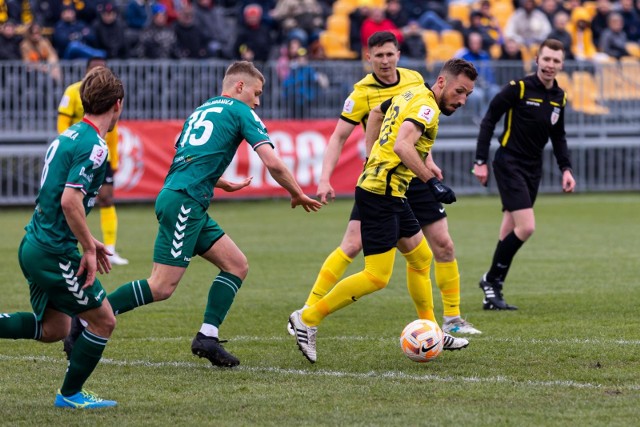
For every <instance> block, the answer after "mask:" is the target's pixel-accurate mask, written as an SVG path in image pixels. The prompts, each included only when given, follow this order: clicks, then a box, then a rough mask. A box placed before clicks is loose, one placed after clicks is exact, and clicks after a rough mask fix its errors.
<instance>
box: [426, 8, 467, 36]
mask: <svg viewBox="0 0 640 427" xmlns="http://www.w3.org/2000/svg"><path fill="white" fill-rule="evenodd" d="M442 3H443V4H444V9H443V12H441V13H438V12H437V10H438V8H432V7H428V8H427V9H426V10H425V11H424V13H422V15H420V16H419V17H418V22H419V23H420V26H421V27H422V28H424V29H425V30H433V31H437V32H439V33H441V32H442V31H446V30H451V29H453V26H452V25H451V24H450V23H449V22H448V20H447V15H448V10H447V6H446V2H442ZM427 4H429V5H435V4H438V2H427ZM458 24H459V25H458V26H459V27H460V28H458V29H462V28H461V24H460V23H459V22H458Z"/></svg>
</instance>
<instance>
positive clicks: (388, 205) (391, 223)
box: [356, 187, 420, 256]
mask: <svg viewBox="0 0 640 427" xmlns="http://www.w3.org/2000/svg"><path fill="white" fill-rule="evenodd" d="M356 207H357V208H358V211H359V212H360V214H361V215H360V234H361V235H362V250H363V253H364V255H365V256H367V255H375V254H382V253H385V252H387V251H389V250H390V249H393V248H395V247H396V246H397V244H398V240H399V239H401V238H403V237H411V236H413V235H415V234H416V233H418V232H419V231H420V224H418V220H417V219H416V217H415V216H414V215H413V212H412V211H411V207H410V206H409V203H408V202H407V200H406V199H403V198H401V197H393V196H381V195H379V194H374V193H371V192H369V191H366V190H363V189H362V188H359V187H358V188H356Z"/></svg>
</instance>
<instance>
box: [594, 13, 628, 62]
mask: <svg viewBox="0 0 640 427" xmlns="http://www.w3.org/2000/svg"><path fill="white" fill-rule="evenodd" d="M627 41H628V40H627V34H626V33H625V32H624V19H622V15H620V14H619V13H616V12H613V13H611V14H609V27H608V28H607V29H606V30H604V32H603V33H602V37H601V38H600V52H602V53H606V54H607V55H609V56H610V57H612V58H615V59H620V58H622V57H623V56H629V52H628V51H627V47H626V46H627Z"/></svg>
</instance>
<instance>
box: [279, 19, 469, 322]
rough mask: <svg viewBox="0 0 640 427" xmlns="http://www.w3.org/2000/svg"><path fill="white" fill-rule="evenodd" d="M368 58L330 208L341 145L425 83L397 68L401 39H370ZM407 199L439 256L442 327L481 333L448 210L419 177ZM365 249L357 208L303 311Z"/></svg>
mask: <svg viewBox="0 0 640 427" xmlns="http://www.w3.org/2000/svg"><path fill="white" fill-rule="evenodd" d="M366 57H367V60H368V61H369V63H370V64H371V68H372V69H373V72H372V73H371V74H368V75H367V76H365V77H364V78H363V79H362V80H360V81H359V82H357V83H356V84H355V85H354V90H353V92H352V93H351V94H350V95H349V97H348V98H347V99H346V101H345V103H344V107H343V110H342V114H341V115H340V119H339V120H338V122H337V124H336V128H335V130H334V132H333V134H332V135H331V137H330V138H329V143H328V145H327V148H326V151H325V154H324V158H323V163H322V173H321V175H320V181H319V183H318V190H317V196H318V198H319V199H320V201H321V202H322V203H325V204H326V203H328V202H329V201H331V200H333V199H334V198H335V191H334V190H333V187H332V186H331V182H330V178H331V175H332V173H333V171H334V169H335V167H336V165H337V163H338V159H339V157H340V153H341V151H342V147H343V146H344V144H345V142H346V140H347V138H348V137H349V135H351V133H352V132H353V130H354V129H355V127H356V126H357V125H358V124H360V123H361V124H362V125H363V127H364V126H366V124H367V121H368V117H369V112H370V111H371V110H372V109H373V108H374V107H376V106H377V105H379V104H380V103H381V102H383V101H385V100H386V99H389V98H391V97H392V96H395V95H398V94H400V93H402V92H404V91H406V90H407V89H409V88H411V87H415V86H419V85H422V84H424V80H423V78H422V76H421V75H420V74H419V73H417V72H415V71H413V70H408V69H405V68H397V67H396V65H397V62H398V60H399V58H400V52H399V50H398V41H397V39H396V38H395V36H394V35H393V34H392V33H390V32H387V31H380V32H377V33H375V34H374V35H372V36H371V37H370V38H369V41H368V52H367V54H366ZM427 164H428V165H429V167H430V168H431V169H432V170H434V171H435V172H436V175H437V176H439V177H442V174H441V172H440V170H439V168H438V167H437V166H436V165H435V163H434V162H433V160H432V156H429V157H427ZM407 198H408V200H409V204H410V205H411V208H412V210H413V212H414V213H415V215H416V218H417V219H418V222H419V223H420V227H422V230H423V232H424V234H425V236H426V237H427V241H428V243H429V246H430V247H431V249H432V250H433V253H434V259H435V262H434V270H435V279H436V280H435V281H436V284H437V286H438V288H439V289H440V294H441V296H442V302H443V304H442V305H443V311H444V313H443V320H444V322H443V329H444V330H446V331H449V332H456V333H467V334H474V333H475V334H478V333H481V332H480V331H479V330H478V329H476V328H475V327H474V326H473V325H472V324H471V323H470V322H468V321H466V320H465V319H463V318H462V315H461V312H460V273H459V270H458V263H457V260H456V257H455V249H454V244H453V240H452V239H451V236H450V235H449V228H448V223H447V214H446V212H445V208H444V206H442V204H441V203H440V202H438V201H437V200H436V199H435V197H434V196H433V195H432V193H431V192H430V191H429V190H428V189H427V187H426V184H424V183H423V182H421V181H420V180H418V179H414V180H413V182H412V183H411V185H410V187H409V191H408V192H407ZM361 250H362V241H361V237H360V213H359V212H358V209H357V207H356V206H355V205H354V208H353V210H352V212H351V216H350V218H349V223H348V225H347V229H346V231H345V233H344V237H343V238H342V242H341V243H340V246H338V247H337V248H336V249H335V250H334V251H333V252H331V253H330V254H329V256H328V257H327V258H326V259H325V261H324V263H323V264H322V267H321V269H320V272H319V273H318V275H317V277H316V279H315V282H314V284H313V287H312V289H311V291H310V292H309V295H308V297H307V300H306V302H305V304H304V307H307V306H310V305H313V304H315V303H316V302H317V301H318V300H319V299H320V298H322V297H323V296H324V295H326V294H327V293H328V292H329V291H330V290H331V289H332V288H333V286H335V284H336V283H337V282H338V280H340V278H341V277H342V275H343V274H344V273H345V271H346V269H347V268H348V266H349V265H350V264H351V262H352V261H353V258H355V257H356V256H357V255H358V253H360V251H361ZM289 333H291V334H293V329H292V328H289Z"/></svg>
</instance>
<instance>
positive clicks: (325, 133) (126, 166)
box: [115, 120, 364, 200]
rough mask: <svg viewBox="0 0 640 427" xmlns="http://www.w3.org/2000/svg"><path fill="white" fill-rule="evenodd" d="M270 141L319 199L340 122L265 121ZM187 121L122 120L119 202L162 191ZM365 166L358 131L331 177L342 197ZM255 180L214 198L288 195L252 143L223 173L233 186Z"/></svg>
mask: <svg viewBox="0 0 640 427" xmlns="http://www.w3.org/2000/svg"><path fill="white" fill-rule="evenodd" d="M265 124H266V126H267V129H268V131H269V135H270V136H271V140H272V141H273V144H274V146H275V148H276V150H277V152H278V154H279V155H280V157H281V158H282V159H283V160H284V162H285V163H286V164H287V166H288V167H289V169H290V170H291V171H292V172H293V174H294V176H295V178H296V180H297V181H298V183H299V184H300V186H302V189H303V190H304V192H305V193H306V194H308V195H310V196H315V192H316V189H317V186H318V180H319V179H320V173H321V171H322V156H323V154H324V151H325V149H326V146H327V143H328V141H329V137H330V136H331V133H332V132H333V129H334V127H335V124H336V122H335V120H310V121H289V120H272V121H265ZM182 125H183V122H182V121H177V120H171V121H121V122H119V124H118V129H119V132H120V145H119V151H120V166H119V169H118V172H117V173H116V176H115V197H116V198H117V199H118V200H153V199H155V198H156V196H157V194H158V192H159V191H160V189H161V188H162V184H163V183H164V178H165V176H166V174H167V172H168V171H169V166H170V165H171V161H172V160H173V155H174V153H175V151H174V148H173V146H174V144H175V141H176V140H177V138H178V135H179V134H180V131H181V130H182ZM363 161H364V134H363V132H362V128H361V127H360V126H358V127H357V128H356V130H355V131H354V132H353V133H352V134H351V136H350V137H349V139H348V140H347V142H346V143H345V146H344V149H343V151H342V155H341V156H340V160H339V162H338V165H337V166H336V169H335V171H334V173H333V177H332V178H331V184H332V185H333V188H334V189H335V191H336V194H337V195H342V196H348V195H353V192H354V188H355V184H356V180H357V178H358V175H359V174H360V172H361V170H362V163H363ZM247 176H252V177H253V180H252V182H251V185H250V186H249V187H246V188H243V189H242V190H240V191H237V192H234V193H227V192H225V191H222V190H220V189H216V190H215V198H263V197H276V196H285V197H286V196H288V193H287V192H286V191H285V190H284V189H282V188H281V187H280V186H279V185H278V184H277V183H276V182H275V181H274V180H273V178H271V176H270V175H269V172H268V171H267V170H266V168H265V167H264V166H263V164H262V162H261V161H260V158H259V157H258V155H257V154H256V153H255V152H254V151H253V149H251V147H250V146H249V144H247V143H242V144H241V145H240V148H239V149H238V152H237V153H236V156H235V157H234V159H233V161H232V162H231V164H230V165H229V168H228V169H227V171H226V172H225V174H224V178H225V179H228V180H230V181H241V180H242V179H244V178H245V177H247Z"/></svg>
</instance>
